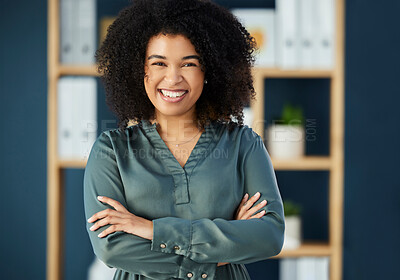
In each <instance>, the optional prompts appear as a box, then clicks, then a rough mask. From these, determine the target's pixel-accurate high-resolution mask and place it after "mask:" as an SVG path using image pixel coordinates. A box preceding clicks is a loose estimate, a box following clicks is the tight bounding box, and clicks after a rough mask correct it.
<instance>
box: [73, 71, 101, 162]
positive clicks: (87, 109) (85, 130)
mask: <svg viewBox="0 0 400 280" xmlns="http://www.w3.org/2000/svg"><path fill="white" fill-rule="evenodd" d="M78 79H79V80H78V84H79V90H78V91H77V93H78V94H77V108H78V113H77V125H76V128H77V130H78V131H77V133H76V135H77V145H78V147H79V149H77V151H79V157H80V158H81V159H87V158H88V156H89V153H90V150H91V149H92V146H93V143H94V142H95V140H96V137H97V90H96V87H97V84H96V80H95V78H91V77H81V78H78Z"/></svg>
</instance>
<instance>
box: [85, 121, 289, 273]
mask: <svg viewBox="0 0 400 280" xmlns="http://www.w3.org/2000/svg"><path fill="white" fill-rule="evenodd" d="M256 192H260V194H261V196H260V198H259V200H258V201H257V202H256V204H258V203H259V202H261V201H262V200H264V199H265V200H267V202H268V203H267V205H266V206H264V207H263V208H262V209H260V210H259V211H261V210H265V211H266V214H265V215H264V216H263V217H262V218H260V219H250V220H234V218H235V212H236V209H237V207H238V205H239V204H240V202H241V200H242V198H243V196H244V194H245V193H248V194H249V195H250V196H251V195H254V194H255V193H256ZM98 195H102V196H107V197H110V198H112V199H115V200H117V201H119V202H120V203H121V204H122V205H124V207H126V208H127V210H128V211H130V212H132V213H133V214H135V215H137V216H140V217H143V218H145V219H148V220H151V221H153V240H148V239H144V238H141V237H139V236H136V235H132V234H127V233H125V232H115V233H112V234H110V235H108V236H107V237H104V238H99V237H97V235H98V234H99V233H100V232H101V231H103V230H104V229H105V228H106V227H108V226H106V227H102V228H100V229H98V230H96V231H94V232H92V231H90V229H89V228H90V226H91V225H90V224H89V223H88V224H87V231H88V234H89V237H90V241H91V243H92V246H93V249H94V252H95V254H96V255H97V256H98V257H99V259H100V260H102V261H103V262H104V263H106V264H107V265H108V266H110V267H115V268H117V271H116V274H115V277H114V279H115V280H122V279H143V280H145V279H177V278H178V279H188V278H190V279H192V280H193V279H205V278H207V279H218V280H221V279H222V280H225V279H226V280H228V279H229V280H231V279H236V280H241V279H250V277H249V275H248V273H247V270H246V267H245V266H244V264H247V263H252V262H257V261H261V260H265V259H267V258H269V257H271V256H274V255H276V254H278V253H279V252H280V250H281V248H282V244H283V232H284V215H283V207H282V199H281V196H280V193H279V189H278V186H277V181H276V178H275V173H274V170H273V167H272V163H271V160H270V157H269V154H268V152H267V150H266V149H265V146H264V144H263V142H262V139H261V137H260V136H259V135H257V134H256V133H255V132H254V131H253V130H252V129H251V128H249V127H247V126H235V127H233V129H228V126H227V125H225V124H221V123H218V122H212V123H210V124H209V125H207V126H206V127H205V131H204V132H203V133H202V134H201V136H200V138H199V140H198V141H197V143H196V145H195V147H194V149H193V150H192V152H191V154H190V156H189V158H188V160H187V162H186V164H185V166H184V167H182V166H181V165H180V164H179V162H178V161H177V160H176V159H175V157H174V156H173V154H172V153H171V152H170V150H169V149H168V147H167V146H166V144H165V143H164V142H163V140H162V139H161V137H160V135H159V134H158V132H157V130H156V127H155V124H151V123H150V122H149V121H141V122H140V123H139V124H137V125H134V126H130V127H128V128H126V129H125V130H123V131H120V130H118V129H112V130H108V131H104V132H102V133H101V134H100V136H99V137H98V138H97V140H96V142H95V143H94V145H93V147H92V150H91V152H90V155H89V158H88V161H87V165H86V168H85V174H84V203H85V214H86V218H89V217H90V216H92V215H93V214H95V213H97V212H99V211H101V210H104V209H107V208H110V207H111V206H109V205H107V204H103V203H101V202H100V201H98V200H97V196H98ZM218 262H228V263H229V264H227V265H223V266H217V264H218ZM232 276H234V278H232Z"/></svg>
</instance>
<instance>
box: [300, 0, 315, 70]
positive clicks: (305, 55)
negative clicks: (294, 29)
mask: <svg viewBox="0 0 400 280" xmlns="http://www.w3.org/2000/svg"><path fill="white" fill-rule="evenodd" d="M317 1H319V0H301V1H300V2H299V22H300V23H299V28H300V31H299V35H300V38H299V65H300V67H301V68H315V66H316V65H315V64H316V63H315V49H316V43H317V42H316V39H317V38H316V36H315V28H316V25H315V21H316V19H315V17H316V15H315V4H316V3H315V2H317Z"/></svg>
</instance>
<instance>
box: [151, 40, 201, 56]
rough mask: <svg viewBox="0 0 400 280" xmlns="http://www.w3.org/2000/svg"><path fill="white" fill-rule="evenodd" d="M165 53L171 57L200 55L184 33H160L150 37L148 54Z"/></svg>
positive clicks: (164, 54)
mask: <svg viewBox="0 0 400 280" xmlns="http://www.w3.org/2000/svg"><path fill="white" fill-rule="evenodd" d="M154 54H157V55H163V56H166V57H167V58H169V57H183V56H187V55H194V54H196V55H198V53H197V52H196V50H195V47H194V46H193V44H192V43H191V42H190V40H189V39H188V38H187V37H185V36H183V35H170V34H167V35H164V34H159V35H156V36H153V37H151V38H150V40H149V43H148V44H147V50H146V55H147V56H149V55H154Z"/></svg>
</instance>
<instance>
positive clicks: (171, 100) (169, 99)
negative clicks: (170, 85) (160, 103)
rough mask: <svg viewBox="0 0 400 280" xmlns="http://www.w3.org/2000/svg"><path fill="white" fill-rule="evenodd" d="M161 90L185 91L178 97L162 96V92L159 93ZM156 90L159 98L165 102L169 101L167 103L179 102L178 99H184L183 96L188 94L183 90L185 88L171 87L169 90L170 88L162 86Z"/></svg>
mask: <svg viewBox="0 0 400 280" xmlns="http://www.w3.org/2000/svg"><path fill="white" fill-rule="evenodd" d="M161 90H168V91H186V93H184V94H183V95H182V96H180V97H167V96H164V95H163V94H162V93H161ZM157 92H158V94H159V95H160V97H161V99H162V100H164V101H166V102H169V103H176V102H179V101H181V100H182V99H184V98H185V96H186V95H187V94H188V92H189V91H188V90H185V89H173V90H171V89H164V88H162V89H157Z"/></svg>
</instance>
